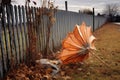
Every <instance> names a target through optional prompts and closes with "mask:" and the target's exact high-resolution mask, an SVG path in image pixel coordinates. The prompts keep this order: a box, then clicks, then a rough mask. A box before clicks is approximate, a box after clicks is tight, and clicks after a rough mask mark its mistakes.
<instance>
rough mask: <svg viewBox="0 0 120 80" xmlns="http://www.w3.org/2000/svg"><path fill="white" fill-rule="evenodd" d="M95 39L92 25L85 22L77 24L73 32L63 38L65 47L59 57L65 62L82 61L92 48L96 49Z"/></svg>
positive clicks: (63, 46)
mask: <svg viewBox="0 0 120 80" xmlns="http://www.w3.org/2000/svg"><path fill="white" fill-rule="evenodd" d="M94 40H95V37H94V36H93V35H92V31H91V27H88V26H86V24H85V23H84V22H83V23H82V24H81V25H80V26H79V25H75V28H74V30H73V32H71V33H69V34H68V35H67V37H66V38H65V39H64V40H63V43H62V48H63V49H62V51H61V53H60V54H59V56H58V58H59V59H60V60H61V61H62V63H63V64H68V63H75V62H82V61H84V60H85V59H87V58H88V56H89V53H90V50H95V49H96V48H95V46H94Z"/></svg>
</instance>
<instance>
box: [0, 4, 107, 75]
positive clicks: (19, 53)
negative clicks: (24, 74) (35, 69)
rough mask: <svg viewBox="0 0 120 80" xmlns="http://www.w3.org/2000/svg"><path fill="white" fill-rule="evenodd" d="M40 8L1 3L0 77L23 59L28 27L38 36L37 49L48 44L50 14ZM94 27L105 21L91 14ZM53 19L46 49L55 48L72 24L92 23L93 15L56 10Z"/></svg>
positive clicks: (70, 29) (27, 38) (40, 49)
mask: <svg viewBox="0 0 120 80" xmlns="http://www.w3.org/2000/svg"><path fill="white" fill-rule="evenodd" d="M40 9H41V8H35V7H27V6H11V5H6V6H2V13H1V15H2V18H0V77H3V76H4V75H5V73H6V72H7V71H8V70H9V69H10V64H11V63H13V62H12V60H11V59H14V63H15V64H16V65H18V64H19V63H21V62H23V61H25V60H26V59H29V58H27V57H28V56H26V52H27V49H28V48H29V46H30V36H29V30H31V29H32V32H31V33H33V32H35V33H33V34H35V35H36V36H37V42H36V43H37V52H40V51H43V50H45V48H46V44H47V42H48V41H47V35H48V24H50V22H49V17H48V16H47V15H43V13H42V12H41V11H40ZM94 18H95V24H94V26H95V27H94V28H95V29H97V28H98V27H99V26H101V25H102V24H104V23H105V21H106V18H104V17H102V16H94ZM55 19H56V22H55V23H54V25H53V27H51V28H50V30H51V33H50V43H49V48H50V50H51V51H54V49H55V48H56V47H60V46H61V42H62V40H63V39H64V38H65V36H66V35H67V33H68V32H70V31H72V30H73V28H74V25H76V24H81V23H82V22H83V21H85V22H86V23H87V24H88V25H91V26H93V16H92V15H87V14H82V13H75V12H69V11H62V10H58V11H57V12H56V13H55ZM33 30H34V31H33Z"/></svg>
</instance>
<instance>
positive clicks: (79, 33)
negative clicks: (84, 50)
mask: <svg viewBox="0 0 120 80" xmlns="http://www.w3.org/2000/svg"><path fill="white" fill-rule="evenodd" d="M77 29H78V32H79V34H80V36H81V37H82V40H83V41H84V42H85V40H84V38H83V35H82V33H81V31H80V29H79V26H77Z"/></svg>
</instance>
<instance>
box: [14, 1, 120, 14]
mask: <svg viewBox="0 0 120 80" xmlns="http://www.w3.org/2000/svg"><path fill="white" fill-rule="evenodd" d="M15 1H17V4H24V3H25V0H15ZM31 1H36V2H37V5H36V6H41V0H31ZM52 1H55V5H56V6H58V8H59V9H63V10H65V1H67V2H68V10H69V11H76V12H78V10H80V9H86V8H87V9H91V10H92V8H93V7H94V8H95V10H96V12H102V11H103V9H104V8H105V5H106V4H111V3H112V4H113V3H119V4H120V0H52ZM31 5H33V3H31Z"/></svg>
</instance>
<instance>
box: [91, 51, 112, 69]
mask: <svg viewBox="0 0 120 80" xmlns="http://www.w3.org/2000/svg"><path fill="white" fill-rule="evenodd" d="M90 53H91V54H92V55H93V56H95V57H96V58H97V59H98V60H100V61H101V62H102V63H103V64H105V65H106V66H107V67H109V68H111V67H110V65H108V64H106V63H105V61H103V60H102V59H101V58H100V57H98V56H97V55H95V53H94V52H92V51H90ZM111 69H112V68H111Z"/></svg>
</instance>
